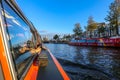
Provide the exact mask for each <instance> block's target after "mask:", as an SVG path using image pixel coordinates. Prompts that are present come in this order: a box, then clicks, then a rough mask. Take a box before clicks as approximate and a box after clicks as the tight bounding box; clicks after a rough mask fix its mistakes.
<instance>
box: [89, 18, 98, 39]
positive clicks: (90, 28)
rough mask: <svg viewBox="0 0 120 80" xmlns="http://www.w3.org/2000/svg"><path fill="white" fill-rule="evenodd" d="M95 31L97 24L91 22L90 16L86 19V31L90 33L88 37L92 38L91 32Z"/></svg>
mask: <svg viewBox="0 0 120 80" xmlns="http://www.w3.org/2000/svg"><path fill="white" fill-rule="evenodd" d="M95 29H97V23H96V22H95V21H94V20H93V17H92V16H89V18H88V25H87V31H90V37H92V31H94V30H95Z"/></svg>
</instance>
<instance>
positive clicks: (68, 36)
mask: <svg viewBox="0 0 120 80" xmlns="http://www.w3.org/2000/svg"><path fill="white" fill-rule="evenodd" d="M63 39H65V40H70V39H71V35H70V34H68V35H64V36H63Z"/></svg>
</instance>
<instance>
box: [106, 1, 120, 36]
mask: <svg viewBox="0 0 120 80" xmlns="http://www.w3.org/2000/svg"><path fill="white" fill-rule="evenodd" d="M119 17H120V2H117V0H116V1H114V2H112V3H111V4H110V6H109V12H108V15H107V16H106V18H105V20H106V21H108V22H109V24H110V30H111V28H114V29H115V30H116V35H119V31H118V26H119V19H118V18H119ZM110 32H111V31H110Z"/></svg>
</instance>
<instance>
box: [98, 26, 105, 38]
mask: <svg viewBox="0 0 120 80" xmlns="http://www.w3.org/2000/svg"><path fill="white" fill-rule="evenodd" d="M104 32H105V27H104V26H101V27H99V28H98V34H99V37H100V34H101V33H102V34H103V33H104Z"/></svg>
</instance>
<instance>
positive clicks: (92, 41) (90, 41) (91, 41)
mask: <svg viewBox="0 0 120 80" xmlns="http://www.w3.org/2000/svg"><path fill="white" fill-rule="evenodd" d="M87 42H89V43H94V42H96V40H87Z"/></svg>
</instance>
